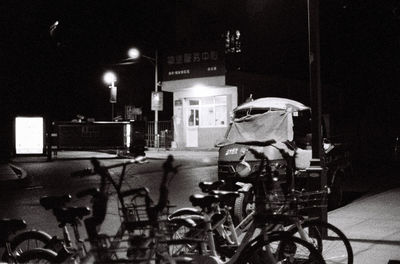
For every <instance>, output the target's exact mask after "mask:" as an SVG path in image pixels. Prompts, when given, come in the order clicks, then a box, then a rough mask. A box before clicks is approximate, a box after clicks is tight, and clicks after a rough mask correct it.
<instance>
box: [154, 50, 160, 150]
mask: <svg viewBox="0 0 400 264" xmlns="http://www.w3.org/2000/svg"><path fill="white" fill-rule="evenodd" d="M155 53H156V54H155V57H154V59H155V70H154V80H155V84H154V91H155V92H156V93H157V92H158V51H157V49H156V52H155ZM154 136H155V141H154V145H155V146H154V147H156V148H157V149H158V148H159V136H158V110H157V109H155V110H154Z"/></svg>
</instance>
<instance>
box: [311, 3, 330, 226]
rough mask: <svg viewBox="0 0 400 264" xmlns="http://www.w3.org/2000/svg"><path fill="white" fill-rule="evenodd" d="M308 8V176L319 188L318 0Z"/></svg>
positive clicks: (323, 181) (324, 181)
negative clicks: (309, 123) (309, 107)
mask: <svg viewBox="0 0 400 264" xmlns="http://www.w3.org/2000/svg"><path fill="white" fill-rule="evenodd" d="M307 10H308V52H309V54H308V58H309V74H310V96H311V110H312V116H311V118H312V160H311V166H310V176H311V177H310V178H311V179H312V181H313V183H312V185H313V186H312V188H313V189H314V190H320V189H322V188H324V187H325V186H326V185H327V179H326V171H325V166H324V157H323V153H322V124H321V117H322V115H321V112H322V110H321V67H320V45H319V43H320V40H319V0H307ZM317 214H319V217H320V218H321V220H324V221H326V220H327V209H326V208H324V207H323V208H322V209H321V211H320V212H318V213H317Z"/></svg>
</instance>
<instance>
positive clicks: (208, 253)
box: [171, 141, 325, 264]
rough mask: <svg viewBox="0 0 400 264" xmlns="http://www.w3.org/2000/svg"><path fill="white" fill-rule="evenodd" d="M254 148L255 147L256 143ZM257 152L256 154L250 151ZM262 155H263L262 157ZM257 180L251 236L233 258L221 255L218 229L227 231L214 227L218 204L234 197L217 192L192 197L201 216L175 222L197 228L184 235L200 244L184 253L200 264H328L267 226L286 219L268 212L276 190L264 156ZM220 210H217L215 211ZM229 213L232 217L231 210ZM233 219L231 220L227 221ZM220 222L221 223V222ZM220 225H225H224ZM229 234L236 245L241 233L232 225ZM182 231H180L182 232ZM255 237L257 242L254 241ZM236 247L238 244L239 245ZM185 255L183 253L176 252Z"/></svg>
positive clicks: (303, 244) (307, 246)
mask: <svg viewBox="0 0 400 264" xmlns="http://www.w3.org/2000/svg"><path fill="white" fill-rule="evenodd" d="M273 143H274V141H268V142H263V144H265V145H268V144H273ZM252 145H254V144H253V143H252ZM250 151H254V152H255V153H258V152H256V151H255V150H250ZM259 154H260V155H261V153H259ZM254 175H255V176H256V178H255V183H257V184H255V185H254V186H255V197H256V200H255V201H256V203H255V211H254V214H253V215H251V216H249V218H250V217H251V219H250V221H248V222H247V227H246V229H247V232H246V233H245V234H244V237H243V238H242V239H241V242H240V243H239V242H234V244H233V246H234V247H233V249H234V250H233V252H232V254H231V255H230V256H227V255H225V256H223V257H221V254H219V253H220V252H218V251H217V246H216V243H221V242H220V241H218V242H216V239H215V236H214V234H213V233H216V231H217V230H218V229H221V228H224V227H223V226H221V225H220V224H215V223H214V226H213V216H215V215H216V214H214V212H218V208H219V207H218V204H219V203H221V201H223V199H224V198H221V197H223V196H224V195H233V194H232V193H228V192H226V193H224V192H215V193H214V194H212V195H202V196H199V195H197V196H191V202H192V204H193V205H194V206H199V207H201V208H202V210H201V215H199V214H198V213H192V214H190V212H188V214H186V215H185V214H180V215H179V214H177V215H175V216H172V217H171V219H172V220H173V219H182V218H183V219H187V218H188V219H192V220H193V221H194V222H197V224H195V225H194V227H193V225H192V227H190V226H189V225H186V227H189V228H190V229H189V232H187V233H185V234H184V237H185V238H186V237H188V236H190V235H193V234H196V232H200V233H197V235H195V237H196V238H200V239H203V240H200V242H199V243H190V244H188V250H185V251H183V252H184V253H183V254H188V255H190V256H192V257H193V258H194V259H195V260H196V261H198V262H199V263H205V261H209V262H207V263H253V264H255V263H325V261H324V260H323V258H322V256H321V255H320V253H319V252H318V251H317V250H316V249H315V248H314V247H313V245H312V244H310V243H308V242H307V241H305V240H303V239H301V238H298V237H293V236H291V234H290V233H289V232H281V231H273V232H272V231H271V230H270V227H269V226H268V225H267V224H266V223H271V222H274V223H278V222H281V221H282V220H286V219H285V218H281V217H276V216H275V215H274V214H273V212H272V211H271V210H270V209H269V208H268V206H267V205H268V204H269V202H270V201H271V198H272V190H273V175H272V172H271V168H270V166H269V164H268V159H267V158H266V157H265V156H264V155H262V158H260V166H259V167H258V171H257V172H256V173H255V174H254ZM215 208H217V209H215ZM225 212H226V213H227V214H228V215H229V210H228V209H226V210H225ZM226 219H229V217H227V218H225V220H226ZM217 222H218V221H217ZM219 223H223V221H220V222H219ZM228 224H230V225H231V226H230V227H229V232H230V233H231V235H232V238H233V241H235V240H236V239H235V236H237V232H236V231H237V230H236V229H235V228H234V227H232V223H229V221H228ZM178 231H179V230H177V232H178ZM253 237H255V238H253ZM235 243H236V244H235ZM176 254H181V252H176Z"/></svg>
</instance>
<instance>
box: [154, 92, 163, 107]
mask: <svg viewBox="0 0 400 264" xmlns="http://www.w3.org/2000/svg"><path fill="white" fill-rule="evenodd" d="M151 110H153V111H162V110H163V92H152V93H151Z"/></svg>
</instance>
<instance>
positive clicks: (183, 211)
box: [168, 207, 202, 219]
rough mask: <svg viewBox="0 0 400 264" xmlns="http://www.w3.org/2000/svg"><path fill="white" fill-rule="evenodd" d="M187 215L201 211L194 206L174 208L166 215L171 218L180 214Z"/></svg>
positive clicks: (199, 213) (197, 213)
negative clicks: (174, 209)
mask: <svg viewBox="0 0 400 264" xmlns="http://www.w3.org/2000/svg"><path fill="white" fill-rule="evenodd" d="M188 215H202V214H201V211H200V210H198V209H196V208H190V207H184V208H181V209H178V210H176V211H175V212H173V213H172V214H170V215H169V216H168V219H172V218H175V217H181V216H188Z"/></svg>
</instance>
